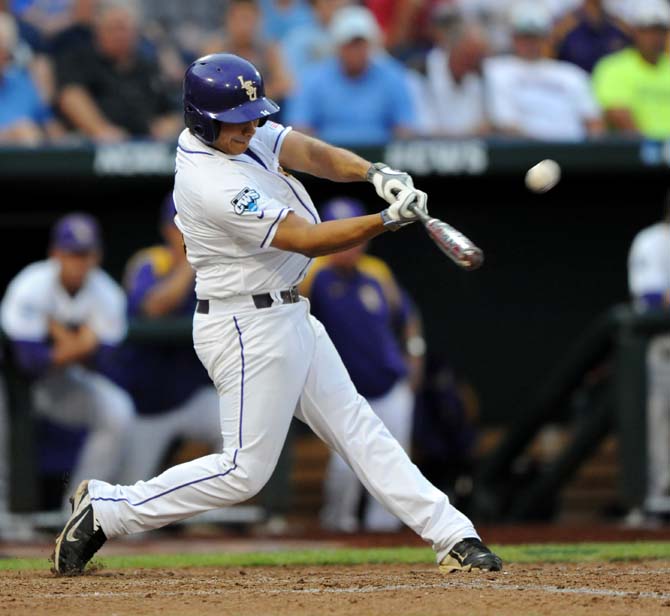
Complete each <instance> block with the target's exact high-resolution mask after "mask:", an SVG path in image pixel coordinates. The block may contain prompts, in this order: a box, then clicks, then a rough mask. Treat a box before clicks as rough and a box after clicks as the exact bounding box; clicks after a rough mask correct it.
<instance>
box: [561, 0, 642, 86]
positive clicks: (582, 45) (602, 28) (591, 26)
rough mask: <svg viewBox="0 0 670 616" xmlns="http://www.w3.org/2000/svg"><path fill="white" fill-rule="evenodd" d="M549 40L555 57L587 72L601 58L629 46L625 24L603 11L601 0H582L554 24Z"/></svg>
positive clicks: (629, 41)
mask: <svg viewBox="0 0 670 616" xmlns="http://www.w3.org/2000/svg"><path fill="white" fill-rule="evenodd" d="M551 38H552V51H553V55H554V56H555V57H556V58H558V59H559V60H564V61H566V62H572V64H576V65H577V66H579V67H581V68H583V69H584V70H585V71H587V72H588V73H590V72H591V71H592V70H593V67H594V66H595V65H596V62H598V60H600V58H602V57H603V56H606V55H607V54H610V53H614V52H615V51H619V50H620V49H623V48H624V47H626V46H628V45H630V43H631V37H630V34H629V32H628V29H627V27H626V25H625V24H624V23H623V22H621V21H619V20H618V19H616V18H615V17H613V16H612V15H610V14H609V13H608V12H607V11H606V10H605V7H604V6H603V0H584V2H582V5H581V6H580V7H579V8H577V9H576V10H574V11H572V12H570V13H568V14H567V15H566V16H565V17H564V18H563V19H562V20H561V21H559V22H558V24H556V26H555V27H554V31H553V33H552V37H551Z"/></svg>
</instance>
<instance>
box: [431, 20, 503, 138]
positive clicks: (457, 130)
mask: <svg viewBox="0 0 670 616" xmlns="http://www.w3.org/2000/svg"><path fill="white" fill-rule="evenodd" d="M445 17H447V18H446V19H445ZM434 21H435V23H434V27H435V28H436V30H437V36H436V39H437V41H439V42H440V43H441V44H437V45H436V46H435V47H433V49H431V50H430V52H429V53H428V55H427V57H426V82H427V89H426V92H425V93H424V95H425V94H427V95H428V97H427V98H428V99H429V101H430V103H431V107H432V114H431V115H432V118H431V129H432V130H431V132H432V134H434V135H441V136H449V137H462V136H472V135H486V134H487V133H489V132H490V130H491V126H490V124H489V122H488V120H487V117H486V109H485V106H484V84H483V80H482V76H481V69H482V62H483V61H484V58H485V57H486V56H487V55H488V53H489V45H488V38H487V35H486V31H485V30H484V29H483V28H481V27H480V26H479V25H478V24H476V23H472V22H466V21H465V20H464V19H463V18H462V17H460V16H445V14H444V13H443V12H440V13H438V14H436V15H435V16H434ZM445 29H446V30H448V35H443V31H444V30H445Z"/></svg>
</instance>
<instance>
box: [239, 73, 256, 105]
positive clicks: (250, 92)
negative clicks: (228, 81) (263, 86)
mask: <svg viewBox="0 0 670 616" xmlns="http://www.w3.org/2000/svg"><path fill="white" fill-rule="evenodd" d="M237 78H238V79H239V80H240V85H241V86H242V89H243V90H244V91H245V92H246V93H247V96H248V97H249V100H250V101H255V100H256V99H257V98H258V94H257V93H256V87H255V86H254V83H253V81H251V79H247V80H246V81H245V79H244V77H242V75H238V76H237Z"/></svg>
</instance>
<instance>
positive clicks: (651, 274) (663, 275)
mask: <svg viewBox="0 0 670 616" xmlns="http://www.w3.org/2000/svg"><path fill="white" fill-rule="evenodd" d="M628 286H629V289H630V294H631V296H632V298H633V300H634V302H635V306H636V308H637V309H638V310H643V311H644V310H666V311H668V310H670V191H668V193H667V195H666V200H665V213H664V218H663V220H662V221H661V222H658V223H656V224H653V225H651V226H650V227H646V228H645V229H642V230H641V231H640V232H639V233H637V235H636V236H635V238H634V239H633V243H632V245H631V248H630V253H629V256H628ZM644 510H645V514H646V515H647V516H650V517H657V516H668V515H670V334H665V333H664V334H657V335H655V336H653V337H652V338H651V339H650V341H649V344H648V346H647V496H646V499H645V502H644Z"/></svg>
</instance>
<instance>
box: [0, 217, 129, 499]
mask: <svg viewBox="0 0 670 616" xmlns="http://www.w3.org/2000/svg"><path fill="white" fill-rule="evenodd" d="M101 251H102V241H101V235H100V229H99V226H98V223H97V221H96V220H95V219H94V218H93V217H92V216H89V215H87V214H81V213H72V214H68V215H67V216H64V217H63V218H61V219H60V220H59V221H58V222H57V223H56V225H55V226H54V227H53V230H52V233H51V242H50V250H49V258H48V259H47V260H44V261H39V262H37V263H33V264H31V265H28V266H27V267H26V268H24V269H23V270H22V271H21V272H19V274H17V276H16V277H15V278H14V279H13V280H12V281H11V283H10V284H9V286H8V287H7V291H6V293H5V297H4V299H3V301H2V306H1V309H0V320H1V323H2V328H3V330H4V333H5V335H6V336H7V337H8V338H9V339H10V342H11V347H12V350H13V356H14V361H16V362H17V363H18V366H19V367H20V368H21V369H22V370H23V371H24V372H25V373H26V374H27V375H29V376H31V377H32V378H33V384H32V397H33V405H34V408H35V411H36V412H37V413H38V414H39V415H42V416H43V417H46V418H47V419H49V420H50V421H53V422H55V423H58V424H61V425H63V426H69V427H86V428H88V429H89V433H88V436H87V438H86V441H85V444H84V447H83V451H82V452H81V454H80V456H79V459H78V462H77V464H76V467H75V469H74V471H73V472H72V483H73V484H75V483H76V482H78V481H82V480H83V479H84V478H86V477H90V476H91V475H92V474H95V476H104V477H107V478H108V481H115V480H116V479H117V478H118V475H117V473H118V470H119V465H120V463H121V460H122V458H123V456H124V446H125V443H126V442H127V438H128V435H129V433H130V431H131V429H132V423H133V418H134V409H133V403H132V401H131V399H130V397H129V396H128V394H126V392H124V391H123V390H122V389H121V388H120V387H117V386H116V385H114V384H113V383H112V382H111V381H110V380H109V379H107V378H106V377H104V376H102V374H101V373H100V370H102V369H103V368H104V367H105V366H106V365H107V364H109V362H111V361H112V359H113V356H114V352H115V348H116V346H117V345H118V344H119V343H120V342H121V340H122V339H123V338H124V336H125V334H126V315H125V306H126V302H125V297H124V295H123V291H122V290H121V288H120V287H119V286H118V285H117V284H116V283H115V282H114V281H113V280H112V279H111V278H110V277H109V276H108V275H107V274H106V273H105V272H104V271H103V270H102V269H100V267H99V263H100V258H101ZM64 507H66V508H67V504H66V503H64Z"/></svg>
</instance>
